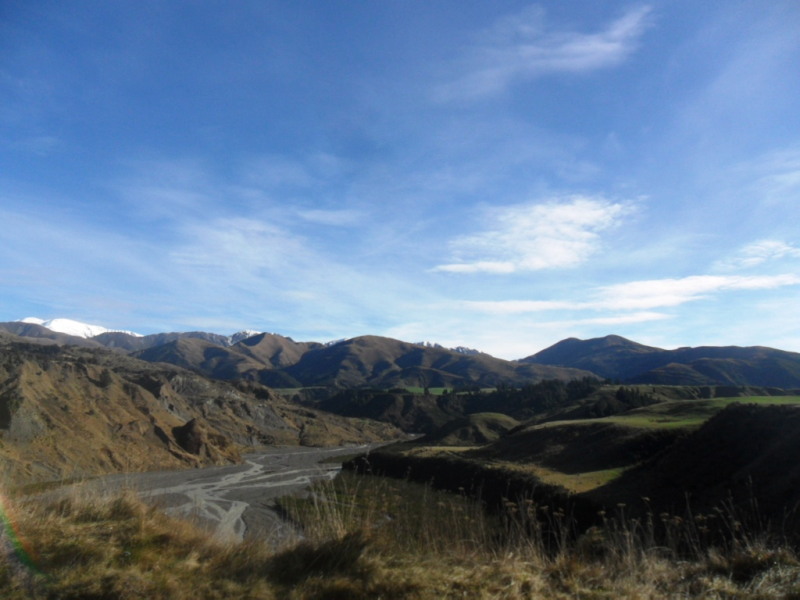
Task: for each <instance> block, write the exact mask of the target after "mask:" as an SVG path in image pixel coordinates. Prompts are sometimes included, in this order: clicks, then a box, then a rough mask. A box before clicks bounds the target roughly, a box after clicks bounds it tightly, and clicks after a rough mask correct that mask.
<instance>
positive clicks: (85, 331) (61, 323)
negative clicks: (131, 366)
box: [19, 317, 142, 339]
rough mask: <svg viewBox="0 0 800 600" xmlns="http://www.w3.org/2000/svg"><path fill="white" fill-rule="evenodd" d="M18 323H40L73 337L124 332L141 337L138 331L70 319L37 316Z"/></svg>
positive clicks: (51, 329) (90, 336) (89, 336)
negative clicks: (46, 318) (107, 327)
mask: <svg viewBox="0 0 800 600" xmlns="http://www.w3.org/2000/svg"><path fill="white" fill-rule="evenodd" d="M19 322H20V323H32V324H34V325H41V326H42V327H45V328H47V329H49V330H50V331H55V332H56V333H66V334H67V335H74V336H75V337H82V338H87V339H88V338H93V337H94V336H96V335H100V334H101V333H125V334H127V335H132V336H134V337H142V336H141V335H139V334H138V333H134V332H132V331H122V330H120V329H106V328H105V327H101V326H100V325H89V324H87V323H81V322H80V321H73V320H72V319H48V320H45V319H39V318H37V317H26V318H24V319H20V320H19Z"/></svg>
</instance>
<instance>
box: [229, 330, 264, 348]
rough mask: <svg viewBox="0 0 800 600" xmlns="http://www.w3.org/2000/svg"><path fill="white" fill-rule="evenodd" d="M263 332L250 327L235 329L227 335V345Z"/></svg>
mask: <svg viewBox="0 0 800 600" xmlns="http://www.w3.org/2000/svg"><path fill="white" fill-rule="evenodd" d="M262 333H264V332H263V331H253V330H250V329H243V330H242V331H237V332H236V333H234V334H233V335H230V336H228V345H229V346H233V345H234V344H238V343H239V342H241V341H242V340H246V339H247V338H251V337H255V336H257V335H261V334H262Z"/></svg>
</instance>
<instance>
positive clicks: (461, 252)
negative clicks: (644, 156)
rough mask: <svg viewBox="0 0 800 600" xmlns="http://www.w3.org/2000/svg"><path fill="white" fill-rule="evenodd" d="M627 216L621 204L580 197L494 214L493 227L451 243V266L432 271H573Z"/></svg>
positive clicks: (447, 264)
mask: <svg viewBox="0 0 800 600" xmlns="http://www.w3.org/2000/svg"><path fill="white" fill-rule="evenodd" d="M629 212H630V207H628V206H626V205H624V204H621V203H614V202H609V201H607V200H605V199H602V198H591V197H585V196H573V197H570V198H567V199H564V200H560V201H551V202H545V203H532V204H520V205H515V206H506V207H501V208H497V209H493V210H491V211H490V212H489V214H488V218H489V220H490V222H492V227H491V228H490V229H488V230H486V231H482V232H479V233H476V234H473V235H467V236H462V237H459V238H456V239H455V240H453V241H452V242H451V244H450V245H451V249H452V251H453V254H454V257H455V258H456V259H457V260H456V262H452V263H446V264H441V265H438V266H436V267H435V268H434V271H444V272H450V273H481V272H482V273H502V274H508V273H514V272H517V271H538V270H542V269H555V268H567V267H574V266H576V265H578V264H580V263H582V262H584V261H585V260H586V259H587V258H588V257H589V256H590V255H591V254H593V253H594V252H596V251H597V249H598V247H599V245H600V235H599V234H600V232H602V231H604V230H607V229H610V228H612V227H614V226H615V225H617V224H618V223H619V222H620V220H621V219H622V218H623V217H624V216H625V215H626V214H628V213H629Z"/></svg>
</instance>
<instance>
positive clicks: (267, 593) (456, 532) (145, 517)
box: [0, 474, 800, 600]
mask: <svg viewBox="0 0 800 600" xmlns="http://www.w3.org/2000/svg"><path fill="white" fill-rule="evenodd" d="M3 507H4V516H5V525H6V527H5V529H4V532H3V539H2V543H0V550H2V551H1V552H0V597H3V598H9V599H11V600H18V599H22V598H25V599H27V598H34V599H38V598H41V599H48V600H49V599H78V598H83V599H87V598H88V599H95V600H106V599H109V600H110V599H112V598H114V599H117V598H119V599H132V598H155V599H160V598H164V599H166V598H170V599H176V600H188V599H190V598H191V599H193V600H194V599H204V598H208V599H222V598H225V599H245V598H247V599H268V600H272V599H281V600H283V599H286V600H310V599H320V600H336V599H348V600H362V599H363V600H366V599H370V600H373V599H386V600H392V599H418V600H424V599H428V598H431V599H434V598H435V599H440V598H442V599H455V598H458V599H463V598H470V599H478V600H499V599H512V600H515V599H520V600H521V599H539V598H586V599H601V598H694V597H703V598H753V599H755V598H759V599H761V598H792V597H794V598H800V562H799V561H798V559H797V555H796V554H795V553H794V552H793V550H792V549H791V548H790V547H789V546H788V545H786V544H782V543H780V541H776V540H775V539H773V538H770V537H769V536H768V535H767V534H766V533H764V532H763V531H759V530H758V529H757V528H756V527H757V524H753V523H748V522H747V521H746V520H744V519H743V518H742V517H741V516H739V515H736V514H734V513H733V512H731V511H727V510H725V509H720V511H718V512H716V513H715V516H712V515H699V516H696V517H691V516H687V517H685V518H678V517H675V516H671V515H650V514H648V515H647V516H645V517H642V518H638V519H633V518H629V517H628V516H627V514H626V508H625V507H624V506H620V507H618V508H617V510H616V511H615V513H614V514H613V515H605V516H604V518H603V519H601V521H600V524H599V525H598V526H597V527H595V528H592V529H590V530H589V531H587V532H582V533H579V532H576V531H574V530H573V524H572V522H571V520H570V518H569V515H565V514H563V513H562V512H559V511H558V510H552V509H550V508H548V507H545V506H536V505H535V504H534V503H533V502H532V501H530V500H526V499H524V498H523V499H517V500H511V499H510V500H508V501H506V502H505V505H504V507H503V510H502V511H500V512H499V513H493V514H487V513H486V511H484V510H483V507H482V506H480V504H478V503H476V502H475V501H473V500H471V499H469V498H467V497H465V496H461V495H457V494H446V493H444V492H437V491H434V490H431V489H430V488H428V487H426V486H422V485H418V484H412V483H409V482H403V481H397V480H387V479H381V478H377V477H369V476H354V475H350V474H347V475H344V476H342V477H340V478H339V479H337V480H336V481H335V482H333V483H326V484H323V485H320V486H317V487H316V488H314V490H313V491H312V493H310V494H308V495H307V496H306V497H305V498H294V499H285V500H284V501H283V509H284V510H285V512H286V513H287V515H289V517H290V518H292V519H294V520H295V521H296V522H297V523H298V524H300V525H301V526H302V528H303V529H302V530H303V537H302V539H300V540H296V541H294V542H293V543H291V544H289V545H287V546H286V547H284V548H282V549H281V550H279V551H272V550H270V549H268V547H267V545H266V544H262V543H260V542H259V541H255V540H248V541H245V542H244V543H241V544H230V543H228V544H226V543H221V542H219V541H215V540H214V539H213V538H212V537H211V536H210V535H209V534H207V533H205V532H203V531H202V529H200V528H198V527H195V526H194V525H193V524H192V523H190V522H187V521H180V520H176V519H173V518H170V517H167V516H165V515H164V514H163V512H162V511H161V510H159V509H158V507H153V506H148V505H147V504H145V503H143V502H142V501H141V500H139V499H138V498H137V497H136V496H135V495H134V494H133V493H128V492H125V493H120V494H116V495H113V496H109V497H91V496H81V495H80V494H77V493H76V494H73V495H70V496H66V497H62V498H60V499H55V500H50V501H43V500H41V497H40V499H38V500H37V499H35V498H29V499H26V498H21V497H17V498H15V499H13V500H12V501H8V500H4V501H3ZM712 531H714V532H717V535H711V533H710V532H712ZM23 554H26V555H27V557H28V558H29V560H28V561H26V560H23V558H22V555H23Z"/></svg>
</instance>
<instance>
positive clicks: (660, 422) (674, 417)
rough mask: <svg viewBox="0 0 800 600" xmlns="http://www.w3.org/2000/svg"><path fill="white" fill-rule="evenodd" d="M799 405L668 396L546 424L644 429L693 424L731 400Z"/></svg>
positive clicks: (759, 400) (773, 401)
mask: <svg viewBox="0 0 800 600" xmlns="http://www.w3.org/2000/svg"><path fill="white" fill-rule="evenodd" d="M735 403H740V404H758V405H761V406H770V405H800V396H741V397H734V398H710V399H707V400H671V401H668V402H660V403H658V404H651V405H649V406H644V407H642V408H636V409H633V410H631V411H628V412H626V413H622V414H619V415H612V416H610V417H602V418H599V419H577V420H574V421H552V422H550V423H547V425H548V426H552V425H556V424H558V425H563V424H569V423H616V424H617V425H624V426H626V427H638V428H647V429H665V428H696V427H699V426H700V425H702V424H703V423H705V422H706V421H707V420H708V419H710V418H711V417H713V416H714V415H715V414H717V413H718V412H720V411H721V410H723V409H724V408H725V407H727V406H730V405H731V404H735Z"/></svg>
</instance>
